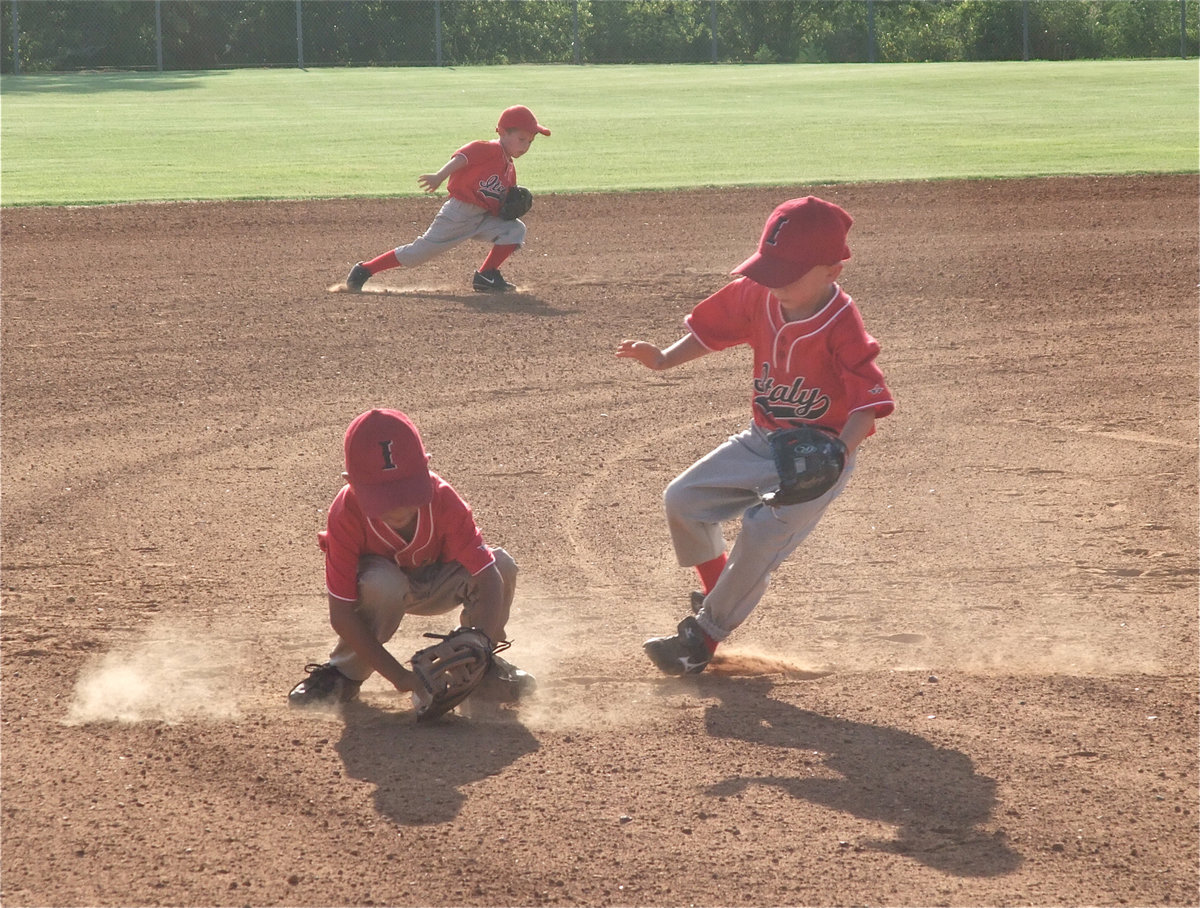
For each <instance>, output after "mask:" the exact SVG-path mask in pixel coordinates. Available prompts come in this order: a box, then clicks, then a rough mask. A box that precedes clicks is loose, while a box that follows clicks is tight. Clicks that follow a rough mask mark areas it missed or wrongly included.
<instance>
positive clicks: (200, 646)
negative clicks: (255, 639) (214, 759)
mask: <svg viewBox="0 0 1200 908" xmlns="http://www.w3.org/2000/svg"><path fill="white" fill-rule="evenodd" d="M174 633H175V635H177V637H188V636H189V635H188V633H187V632H186V629H182V628H178V627H176V628H175V629H174ZM237 663H238V659H237V654H236V653H235V652H232V651H231V649H230V646H229V645H228V644H217V643H209V644H205V643H201V642H198V641H196V640H195V639H191V640H183V641H180V640H179V639H171V640H166V639H155V640H146V641H143V642H142V643H139V644H138V645H136V646H134V647H133V648H132V649H128V650H123V651H122V650H117V651H113V652H110V653H106V654H105V655H103V656H101V657H98V658H97V659H94V660H93V661H92V662H91V663H89V664H88V665H86V666H85V667H84V669H83V671H82V672H80V675H79V679H78V680H77V681H76V683H75V691H74V695H73V696H72V698H71V704H70V707H69V709H68V711H67V717H66V719H65V720H64V723H65V724H67V725H83V724H86V723H90V722H128V723H132V722H167V723H173V722H179V721H183V720H185V719H195V718H213V719H229V718H235V717H236V716H237V715H238V709H237V697H236V691H235V688H234V684H235V682H236V680H237V678H238V677H240V672H239V671H238V670H237Z"/></svg>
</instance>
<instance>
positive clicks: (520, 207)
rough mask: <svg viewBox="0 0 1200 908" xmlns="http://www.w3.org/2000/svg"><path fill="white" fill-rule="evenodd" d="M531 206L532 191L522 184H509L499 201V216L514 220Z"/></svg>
mask: <svg viewBox="0 0 1200 908" xmlns="http://www.w3.org/2000/svg"><path fill="white" fill-rule="evenodd" d="M532 207H533V193H532V192H530V191H529V190H528V189H526V188H525V187H524V186H510V187H509V189H508V192H506V193H505V194H504V201H503V202H501V203H500V217H502V218H504V220H506V221H515V220H516V219H517V218H519V217H520V216H521V215H523V214H524V213H525V212H527V211H528V210H529V209H530V208H532Z"/></svg>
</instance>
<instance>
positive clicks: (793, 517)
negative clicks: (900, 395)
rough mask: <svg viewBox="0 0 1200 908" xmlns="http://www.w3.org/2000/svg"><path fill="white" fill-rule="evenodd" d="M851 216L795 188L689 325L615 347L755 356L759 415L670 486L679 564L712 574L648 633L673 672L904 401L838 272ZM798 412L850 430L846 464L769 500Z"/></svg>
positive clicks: (701, 648) (661, 363)
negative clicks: (780, 450)
mask: <svg viewBox="0 0 1200 908" xmlns="http://www.w3.org/2000/svg"><path fill="white" fill-rule="evenodd" d="M852 223H853V219H852V218H851V217H850V215H849V214H847V213H846V212H845V211H844V210H842V209H841V208H840V207H838V206H837V205H834V204H833V203H831V202H827V201H824V200H823V199H819V198H816V197H813V196H808V197H806V198H802V199H791V200H790V201H787V202H784V203H783V204H782V205H780V206H779V207H777V208H776V209H775V210H774V211H773V212H772V213H771V216H770V217H769V218H768V219H767V222H766V227H765V229H764V230H763V233H762V238H761V240H760V242H759V246H758V251H757V252H756V253H755V254H754V255H752V256H750V258H748V259H746V261H744V262H743V263H742V264H741V265H739V266H738V267H737V268H735V269H734V270H733V273H734V274H737V275H741V276H740V277H739V278H738V279H736V280H734V281H732V282H731V283H729V284H728V285H727V286H725V287H724V288H723V289H721V290H719V291H717V292H716V293H715V294H713V295H712V296H710V297H708V298H707V299H705V300H704V301H702V302H701V303H699V304H698V305H697V306H696V307H695V308H694V309H693V310H692V312H691V314H690V315H689V316H688V317H687V318H686V319H685V322H686V324H687V327H688V329H689V330H688V333H687V334H685V335H684V336H683V337H682V338H680V339H679V340H677V341H676V342H675V343H673V344H671V345H670V346H669V347H667V348H666V349H665V350H663V349H660V348H658V347H656V346H655V345H654V344H651V343H647V342H645V341H633V340H626V341H623V342H622V343H621V345H620V346H619V348H618V349H617V356H619V357H625V358H629V359H635V360H637V361H638V362H640V363H642V365H644V366H646V367H647V368H649V369H654V370H662V369H670V368H673V367H675V366H678V365H681V364H683V363H686V362H689V361H691V360H694V359H697V358H698V357H701V356H705V355H706V354H709V353H712V352H714V351H716V350H724V349H726V348H728V347H733V346H736V345H738V344H746V345H748V346H749V347H750V348H751V350H752V351H753V356H754V358H753V363H754V370H753V374H752V375H751V382H750V386H751V411H752V416H753V419H752V422H751V425H750V427H749V428H748V429H746V430H745V431H743V432H741V433H740V434H738V435H734V436H732V437H730V438H729V439H728V440H727V441H726V442H725V443H724V444H722V445H720V446H719V447H717V448H716V449H715V450H713V451H712V452H711V453H709V454H708V455H707V456H705V457H704V458H702V459H701V460H699V461H697V462H696V463H695V464H693V465H692V466H691V467H689V468H688V469H687V470H685V471H684V472H683V473H682V474H680V475H679V476H678V477H676V478H675V479H674V480H673V481H672V482H671V483H670V484H669V485H668V486H667V490H666V493H665V495H664V507H665V510H666V518H667V526H668V529H669V531H670V534H671V540H672V543H673V545H674V548H675V554H676V556H677V558H678V560H679V563H680V564H681V565H683V566H685V567H686V566H694V567H695V569H696V572H697V573H698V574H699V577H700V582H701V585H702V587H703V590H702V592H695V593H693V594H692V610H693V611H694V612H695V614H694V615H688V616H687V617H685V618H684V619H683V620H682V621H681V622H679V626H678V627H677V629H676V633H675V634H674V635H672V636H668V637H656V638H652V639H650V640H647V641H646V643H645V644H644V648H645V650H646V653H647V654H648V655H649V657H650V660H651V661H652V662H653V663H654V664H655V665H656V666H657V667H658V668H659V669H660V670H661V671H663V672H665V673H666V674H668V675H682V674H685V673H698V672H702V671H703V670H704V668H705V666H706V665H708V663H709V661H710V660H711V658H712V654H713V652H714V651H715V649H716V647H717V644H718V643H720V642H721V641H723V640H725V639H726V638H727V637H728V636H729V634H730V633H731V632H732V631H733V630H734V629H735V628H736V627H738V626H739V625H740V624H741V623H742V622H743V621H745V620H746V618H747V617H748V616H749V614H750V612H751V611H752V610H753V609H754V607H755V606H756V605H757V604H758V602H759V600H760V599H761V598H762V596H763V594H764V592H766V589H767V583H768V581H769V579H770V576H771V573H772V572H773V571H774V570H775V569H776V568H777V567H778V566H779V565H780V564H781V563H782V562H783V560H784V559H785V558H787V556H788V555H790V554H791V553H792V552H793V551H794V550H795V549H796V547H797V546H799V545H800V543H801V542H803V541H804V539H805V537H807V536H808V534H809V533H810V532H812V530H813V529H814V528H815V527H816V525H817V522H818V521H819V520H820V519H821V516H822V515H823V514H824V513H825V509H826V508H828V507H829V505H830V503H832V501H833V500H834V499H835V498H836V497H837V496H838V495H839V494H840V493H841V491H842V489H843V488H845V486H846V482H847V481H848V480H849V478H850V475H851V474H852V473H853V471H854V463H855V451H856V449H857V448H858V446H859V444H860V443H861V442H862V441H863V440H864V439H865V438H867V437H868V436H869V435H871V434H872V433H873V432H874V431H875V420H876V419H879V418H882V417H884V416H887V415H888V414H890V413H891V412H892V410H893V409H894V406H895V405H894V402H893V400H892V395H891V392H890V391H889V390H888V388H887V385H886V384H885V383H884V378H883V374H882V372H881V371H880V369H879V367H878V366H877V365H876V363H875V358H876V356H877V354H878V353H879V344H878V343H877V342H876V341H875V339H874V338H873V337H871V335H870V334H868V333H867V331H866V329H865V327H864V325H863V321H862V316H861V314H860V313H859V310H858V307H857V306H856V305H855V304H854V302H853V300H851V298H850V297H849V296H848V295H847V294H846V292H845V291H844V290H842V288H841V287H840V286H839V285H838V284H837V283H836V281H837V279H838V277H839V276H840V275H841V273H842V267H843V263H844V261H845V260H846V259H848V258H850V249H849V247H848V246H847V245H846V234H847V232H848V230H849V229H850V225H851V224H852ZM797 426H819V427H821V428H824V429H826V430H828V431H829V433H831V434H833V435H836V436H837V437H838V438H840V439H841V442H842V443H844V445H845V451H844V468H843V469H842V471H841V473H840V475H838V474H836V472H835V473H834V475H835V476H836V482H833V484H832V487H830V488H829V489H828V491H825V492H824V493H823V494H820V495H819V497H817V498H815V499H813V500H810V501H801V502H800V503H796V504H786V505H783V506H778V502H775V503H776V505H777V506H772V505H771V504H768V503H766V501H764V493H766V494H767V499H768V500H771V498H772V495H771V490H772V489H775V488H776V487H779V486H780V471H779V469H777V462H776V459H775V456H774V448H773V446H772V443H771V440H770V439H771V437H772V433H778V432H782V431H784V430H787V429H789V428H791V427H797ZM832 443H833V444H834V445H837V442H836V441H833V442H832ZM837 447H838V448H839V449H840V447H841V445H837ZM831 481H832V480H831ZM739 514H740V515H741V517H742V526H741V531H740V532H739V534H738V537H737V539H736V541H735V543H734V545H733V549H732V551H731V552H730V553H729V555H728V556H726V554H725V540H724V536H723V535H722V530H721V524H722V522H723V521H726V520H730V519H733V518H734V517H737V516H738V515H739Z"/></svg>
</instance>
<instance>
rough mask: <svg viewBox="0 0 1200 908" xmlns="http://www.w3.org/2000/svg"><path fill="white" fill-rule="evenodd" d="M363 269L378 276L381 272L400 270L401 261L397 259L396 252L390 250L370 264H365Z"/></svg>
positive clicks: (376, 257) (372, 260)
mask: <svg viewBox="0 0 1200 908" xmlns="http://www.w3.org/2000/svg"><path fill="white" fill-rule="evenodd" d="M363 267H364V268H366V269H367V270H368V271H370V272H371V273H372V274H378V273H379V272H380V271H387V270H388V269H389V268H399V267H400V261H399V259H397V258H396V250H395V249H389V250H388V251H387V252H385V253H384V254H383V255H377V256H375V258H373V259H371V261H369V262H363Z"/></svg>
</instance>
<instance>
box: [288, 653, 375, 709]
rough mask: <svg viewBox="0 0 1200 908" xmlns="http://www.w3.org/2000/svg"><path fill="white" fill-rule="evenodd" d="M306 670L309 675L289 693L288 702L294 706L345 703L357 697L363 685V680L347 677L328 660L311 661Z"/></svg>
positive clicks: (305, 667)
mask: <svg viewBox="0 0 1200 908" xmlns="http://www.w3.org/2000/svg"><path fill="white" fill-rule="evenodd" d="M304 670H305V671H306V672H308V677H307V678H305V679H304V680H303V681H301V682H300V683H299V684H297V685H296V686H295V687H293V688H292V689H291V691H290V692H289V693H288V703H289V704H291V705H292V706H316V705H319V704H320V705H328V704H333V703H345V702H347V701H349V700H353V699H354V698H355V697H357V696H358V689H359V688H360V687H362V682H361V681H355V680H353V679H352V678H347V677H346V676H345V675H343V674H342V673H341V672H340V671H338V670H337V669H336V668H334V667H333V666H332V665H330V664H329V663H328V662H326V663H324V664H321V665H318V664H316V663H310V664H309V665H306V666H304Z"/></svg>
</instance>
